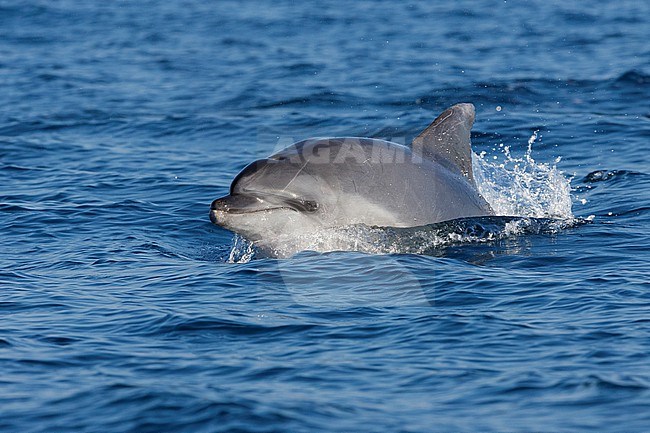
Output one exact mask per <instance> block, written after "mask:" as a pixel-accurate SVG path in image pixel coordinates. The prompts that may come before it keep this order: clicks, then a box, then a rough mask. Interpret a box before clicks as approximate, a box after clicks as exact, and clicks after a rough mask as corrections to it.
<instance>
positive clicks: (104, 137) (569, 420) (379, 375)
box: [0, 0, 650, 432]
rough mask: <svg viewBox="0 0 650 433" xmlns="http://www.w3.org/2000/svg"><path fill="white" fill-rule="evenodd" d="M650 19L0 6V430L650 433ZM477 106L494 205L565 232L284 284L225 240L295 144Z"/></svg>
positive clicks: (418, 123)
mask: <svg viewBox="0 0 650 433" xmlns="http://www.w3.org/2000/svg"><path fill="white" fill-rule="evenodd" d="M649 17H650V4H649V3H648V2H643V1H638V0H621V1H617V2H595V3H589V5H587V4H586V3H584V2H578V1H556V0H545V1H541V0H539V1H538V0H535V1H530V2H514V1H487V0H478V1H476V0H473V1H457V2H413V3H407V2H395V1H357V2H343V1H339V0H328V1H319V2H315V1H314V2H312V1H306V2H293V1H266V0H264V1H259V2H252V1H227V0H226V1H220V2H199V1H189V0H188V1H180V0H178V1H175V0H174V1H166V2H153V1H141V2H121V1H120V2H99V1H94V2H76V1H69V0H59V1H45V0H41V1H35V0H34V1H18V0H0V185H2V186H1V187H0V312H1V314H0V431H2V432H53V431H84V432H109V431H110V432H113V431H115V432H127V431H132V432H149V431H150V432H161V431H170V432H171V431H174V432H176V431H179V432H212V431H242V432H243V431H251V432H253V431H254V432H272V431H278V432H288V431H291V432H302V431H331V432H340V431H376V432H386V431H395V432H398V431H399V432H420V431H522V432H523V431H585V432H586V431H627V432H633V431H644V430H645V431H647V429H648V426H650V410H649V408H650V282H649V281H650V279H649V271H648V270H649V269H650V249H649V247H648V246H649V245H650V230H649V229H650V224H649V223H650V192H649V188H650V156H649V155H650V144H649V143H650V104H649V103H648V101H650V45H649V44H648V41H649V40H650V19H649ZM456 102H473V103H474V104H475V105H476V110H477V115H476V123H475V126H474V130H473V135H472V140H473V147H474V151H475V152H476V154H477V155H478V157H477V160H476V161H475V163H476V164H477V166H479V168H480V167H482V169H483V170H484V171H485V176H487V177H488V178H489V177H490V173H491V172H492V176H493V177H492V179H493V180H494V179H496V181H497V183H498V182H501V183H502V184H501V187H500V188H496V189H493V190H492V193H493V196H491V200H492V201H493V202H494V201H496V202H499V203H501V205H502V206H509V205H513V203H514V205H519V208H520V210H521V211H522V213H523V214H527V213H528V214H527V216H536V217H544V216H547V215H545V214H544V212H545V210H549V209H551V208H553V207H554V206H556V205H558V203H559V204H561V205H562V206H563V207H562V210H563V212H561V213H562V215H561V217H562V218H561V219H560V220H559V221H558V220H555V219H549V218H542V219H539V218H538V219H534V218H524V219H517V220H514V222H515V227H514V228H513V226H512V223H513V221H511V220H509V219H499V218H497V219H495V220H488V221H481V222H476V221H470V222H456V223H450V225H447V226H444V227H435V228H433V229H431V230H429V231H427V232H426V233H424V234H423V233H415V234H413V235H412V236H406V237H404V235H403V234H402V235H400V236H399V237H398V241H400V242H402V244H400V245H398V247H397V248H395V249H392V250H390V249H389V250H388V251H383V250H382V251H376V252H378V253H381V254H377V253H373V251H368V248H365V250H364V249H361V250H362V251H332V252H314V251H311V252H309V251H306V252H301V253H298V254H296V255H293V256H291V257H288V258H283V259H275V258H264V257H262V256H259V255H255V253H254V252H253V251H252V250H250V248H249V247H250V246H249V245H247V244H246V241H245V240H242V239H240V238H237V237H235V235H234V234H233V233H231V232H228V231H226V230H224V229H221V228H219V227H217V226H214V225H212V224H211V223H210V221H209V218H208V209H209V205H210V202H211V201H212V200H213V199H214V198H216V197H219V196H221V195H223V194H225V193H226V192H227V191H228V186H229V184H230V181H231V179H232V178H233V176H234V175H235V174H236V173H237V172H238V171H239V170H240V169H241V168H242V167H243V166H245V165H246V164H247V163H248V162H250V161H252V160H254V159H256V158H258V157H260V156H264V155H267V154H269V153H271V152H272V151H273V150H274V149H277V148H278V146H280V145H284V144H289V143H291V142H292V141H294V140H299V139H303V138H307V137H310V136H370V137H378V138H386V139H400V138H404V139H406V138H408V137H413V136H414V135H415V134H417V133H418V132H419V131H420V130H422V129H423V128H424V127H426V126H427V125H428V124H429V122H431V121H432V120H433V119H434V118H435V116H437V114H438V113H440V112H441V111H442V110H443V109H444V108H446V107H447V106H449V105H451V104H453V103H456ZM529 141H530V143H531V150H530V151H529V150H528V146H529ZM506 149H507V150H506ZM558 158H559V160H558ZM533 159H534V161H533ZM495 172H496V174H494V173H495ZM495 176H496V178H495ZM563 182H565V184H566V185H568V186H567V188H565V189H563V185H564V184H563ZM540 191H541V192H543V194H541V195H540V194H539V193H540ZM510 192H512V194H510ZM567 198H568V199H569V203H568V206H569V207H568V208H567V203H566V199H567ZM513 209H514V208H513ZM540 212H541V213H540ZM556 216H557V215H556ZM390 234H391V233H390V231H381V232H377V231H374V232H372V233H370V232H364V236H369V235H373V236H375V237H374V238H373V237H372V236H371V237H370V238H369V239H370V240H369V245H371V246H372V245H376V243H377V242H382V241H385V239H386V237H390ZM440 239H442V240H443V241H440ZM391 242H393V241H391ZM391 245H394V243H391ZM400 248H402V249H400ZM348 249H354V248H348Z"/></svg>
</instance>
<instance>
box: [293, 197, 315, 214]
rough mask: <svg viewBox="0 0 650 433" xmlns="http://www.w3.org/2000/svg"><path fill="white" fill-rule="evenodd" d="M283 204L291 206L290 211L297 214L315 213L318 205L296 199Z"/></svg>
mask: <svg viewBox="0 0 650 433" xmlns="http://www.w3.org/2000/svg"><path fill="white" fill-rule="evenodd" d="M285 202H286V203H287V204H288V205H289V206H291V208H292V209H295V210H297V211H298V212H306V213H311V212H316V211H317V210H318V203H317V202H315V201H313V200H301V199H298V198H292V199H287V200H285Z"/></svg>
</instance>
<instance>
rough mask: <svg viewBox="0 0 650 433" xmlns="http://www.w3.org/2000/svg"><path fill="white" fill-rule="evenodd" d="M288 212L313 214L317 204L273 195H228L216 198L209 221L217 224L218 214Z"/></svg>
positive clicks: (211, 207)
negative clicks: (282, 210)
mask: <svg viewBox="0 0 650 433" xmlns="http://www.w3.org/2000/svg"><path fill="white" fill-rule="evenodd" d="M281 209H284V210H290V211H294V212H305V213H310V212H315V211H316V210H317V209H318V203H316V202H315V201H311V200H304V199H299V198H292V197H285V196H281V195H275V194H265V195H264V196H263V198H262V196H261V195H258V194H248V193H247V194H229V195H226V196H224V197H221V198H218V199H216V200H214V201H213V202H212V205H211V206H210V220H211V221H212V222H213V223H215V224H219V218H218V216H219V214H220V213H222V214H230V215H241V214H253V213H260V212H269V211H273V210H281Z"/></svg>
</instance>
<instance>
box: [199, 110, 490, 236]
mask: <svg viewBox="0 0 650 433" xmlns="http://www.w3.org/2000/svg"><path fill="white" fill-rule="evenodd" d="M473 122H474V106H473V105H472V104H457V105H454V106H453V107H451V108H449V109H447V110H446V111H445V112H444V113H442V114H441V115H440V116H439V117H438V118H437V119H436V120H435V121H434V122H433V123H432V124H431V125H429V127H427V128H426V129H425V130H424V131H423V132H422V133H421V134H420V135H419V136H418V137H416V138H415V139H414V140H413V144H412V146H411V147H410V148H409V147H406V146H402V145H399V144H396V143H391V142H388V141H383V140H377V139H371V138H329V139H309V140H305V141H300V142H298V143H295V144H293V145H291V146H289V147H287V148H286V149H283V150H281V151H279V152H277V153H275V154H273V155H271V156H269V157H268V158H265V159H261V160H258V161H255V162H253V163H251V164H249V165H248V166H247V167H246V168H244V169H243V171H242V172H241V173H239V174H238V175H237V177H236V178H235V179H234V180H233V182H232V185H231V187H230V194H228V195H226V196H225V197H221V198H219V199H216V200H214V201H213V202H212V206H211V210H210V219H211V220H212V222H213V223H215V224H217V225H220V226H222V227H224V228H226V229H229V230H232V231H234V232H237V233H239V234H241V235H243V236H244V237H246V238H248V239H250V240H252V241H263V240H264V239H265V238H270V237H277V236H283V235H292V234H293V235H301V234H309V233H313V232H315V231H318V230H319V229H322V228H335V227H343V226H348V225H352V224H365V225H368V226H391V227H414V226H422V225H426V224H432V223H437V222H442V221H447V220H453V219H457V218H464V217H478V216H486V215H493V214H494V212H493V211H492V209H491V208H490V205H489V204H488V203H487V202H486V201H485V200H484V199H483V197H481V195H480V194H479V192H478V190H477V189H476V185H475V184H474V178H473V174H472V159H471V148H470V129H471V127H472V124H473Z"/></svg>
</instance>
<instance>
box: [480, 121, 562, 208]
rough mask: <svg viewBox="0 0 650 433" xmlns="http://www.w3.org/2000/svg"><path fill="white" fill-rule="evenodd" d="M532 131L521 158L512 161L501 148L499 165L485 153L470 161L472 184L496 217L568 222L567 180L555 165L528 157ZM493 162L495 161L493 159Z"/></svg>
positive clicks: (506, 149)
mask: <svg viewBox="0 0 650 433" xmlns="http://www.w3.org/2000/svg"><path fill="white" fill-rule="evenodd" d="M537 139H538V135H537V131H535V132H534V133H533V134H532V135H531V136H530V138H529V139H528V148H527V150H526V153H525V155H524V156H523V157H515V156H513V155H512V154H511V152H510V147H509V146H503V145H501V149H502V151H503V161H502V162H493V161H489V160H488V158H486V152H481V154H480V155H478V156H476V155H475V158H473V161H472V162H473V169H474V177H475V179H476V184H477V185H478V189H479V192H480V193H481V195H482V196H483V197H484V198H485V199H486V200H487V201H488V203H490V205H491V206H492V209H494V211H495V213H496V214H497V215H512V216H520V217H530V218H557V219H563V220H572V219H573V213H572V210H571V204H572V198H571V179H569V178H567V177H566V176H565V175H564V174H563V173H562V172H561V171H560V170H558V168H557V166H556V164H557V163H558V162H560V158H557V159H555V161H554V163H553V164H549V163H542V162H536V161H535V160H534V159H533V157H532V152H533V144H534V143H535V141H537ZM493 158H497V159H498V157H496V156H493Z"/></svg>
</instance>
